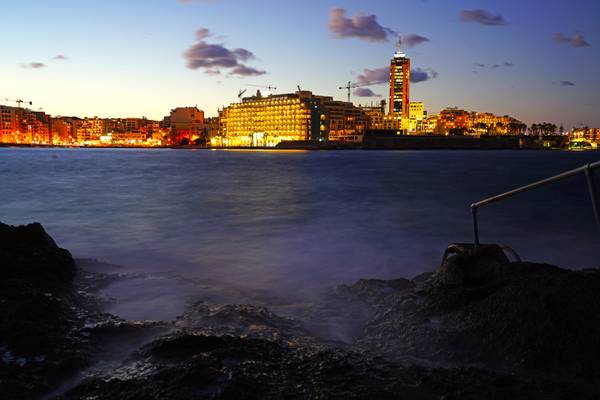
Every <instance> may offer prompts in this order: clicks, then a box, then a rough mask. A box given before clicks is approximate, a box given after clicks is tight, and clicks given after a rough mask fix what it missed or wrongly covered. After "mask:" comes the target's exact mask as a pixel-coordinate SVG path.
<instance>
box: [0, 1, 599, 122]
mask: <svg viewBox="0 0 600 400" xmlns="http://www.w3.org/2000/svg"><path fill="white" fill-rule="evenodd" d="M2 15H3V17H4V18H3V21H2V23H0V34H2V37H3V38H4V46H3V52H2V57H1V58H0V104H9V105H10V104H11V103H9V102H6V101H4V98H13V99H17V98H22V99H23V100H31V101H33V102H34V105H33V107H32V108H34V109H39V108H43V110H44V111H46V112H47V113H50V114H53V115H75V116H80V117H84V116H95V115H97V116H101V117H121V116H122V117H140V116H146V117H148V118H151V119H162V117H163V116H165V115H167V114H168V113H169V111H170V109H171V108H173V107H177V106H188V105H197V106H198V107H199V108H201V109H203V110H204V111H205V113H206V115H207V116H213V115H216V112H217V109H218V108H220V107H222V106H224V105H228V104H229V103H231V102H234V101H236V100H237V94H238V91H239V90H240V89H246V88H247V89H248V92H250V91H254V90H256V88H253V87H249V86H248V85H267V84H271V85H273V86H276V87H277V90H276V91H275V93H288V92H293V91H295V90H296V85H300V86H301V88H302V89H306V90H312V91H313V92H315V93H317V94H323V95H330V96H334V97H335V98H337V99H340V100H343V99H345V97H346V92H345V91H343V90H338V86H342V85H343V84H345V82H347V81H349V80H351V81H353V82H356V81H361V80H373V79H374V78H377V76H379V79H380V78H381V69H382V68H387V67H388V65H389V60H390V58H391V56H392V54H393V52H394V50H395V42H396V37H397V35H398V34H399V35H401V36H402V37H404V38H405V42H406V43H407V44H408V45H412V48H407V49H405V52H406V53H407V54H408V56H409V57H410V58H411V59H412V64H413V71H417V74H416V76H415V77H416V78H417V79H419V78H420V79H425V80H423V81H421V82H418V83H414V84H413V85H412V88H411V91H412V92H411V100H412V101H424V102H425V104H426V109H427V110H428V111H429V112H430V113H437V112H439V110H441V109H443V108H444V107H447V106H458V107H461V108H465V109H468V110H474V111H490V112H493V113H496V114H500V115H504V114H510V115H512V116H514V117H516V118H519V119H521V120H523V121H524V122H526V123H532V122H541V121H548V122H554V123H556V124H557V125H558V124H560V123H561V122H562V123H564V125H565V127H566V128H570V127H572V126H576V125H589V126H596V127H600V113H599V112H598V105H599V104H600V79H599V76H598V71H600V53H599V52H598V50H597V49H598V48H599V46H600V25H599V24H598V16H599V15H600V2H598V1H597V0H573V1H571V2H565V1H564V0H536V1H523V0H504V1H485V0H472V1H470V0H453V1H447V0H394V1H391V0H389V1H387V0H371V1H364V0H363V1H358V0H354V1H343V0H336V1H330V0H306V1H282V0H260V1H253V2H250V1H247V0H203V1H200V0H196V1H194V0H188V1H180V0H146V1H144V2H141V1H124V0H104V1H98V0H80V1H67V0H54V1H42V0H37V1H34V0H20V1H6V2H3V4H2ZM361 15H362V16H361ZM365 69H368V70H370V72H369V71H366V72H365ZM378 70H379V71H378ZM378 72H379V74H378ZM360 75H362V76H360ZM368 89H370V91H371V92H372V93H373V94H376V95H380V96H383V97H357V96H353V100H354V101H355V102H360V103H362V104H369V103H371V102H378V101H379V100H380V99H381V98H385V99H387V97H388V87H387V85H386V84H381V85H374V86H369V87H368ZM360 92H361V93H359V94H363V95H364V94H370V92H369V91H368V90H362V91H360Z"/></svg>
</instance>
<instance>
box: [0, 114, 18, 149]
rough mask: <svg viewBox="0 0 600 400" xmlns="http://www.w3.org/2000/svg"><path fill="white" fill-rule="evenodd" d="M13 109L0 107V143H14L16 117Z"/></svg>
mask: <svg viewBox="0 0 600 400" xmlns="http://www.w3.org/2000/svg"><path fill="white" fill-rule="evenodd" d="M15 110H16V109H15V108H14V107H8V106H0V142H2V143H16V131H17V115H16V113H15Z"/></svg>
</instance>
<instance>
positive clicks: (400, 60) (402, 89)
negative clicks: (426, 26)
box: [390, 38, 410, 118]
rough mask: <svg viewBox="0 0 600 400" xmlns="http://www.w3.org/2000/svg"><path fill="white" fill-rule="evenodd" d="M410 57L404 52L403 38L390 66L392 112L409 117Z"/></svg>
mask: <svg viewBox="0 0 600 400" xmlns="http://www.w3.org/2000/svg"><path fill="white" fill-rule="evenodd" d="M409 95H410V58H408V57H406V54H404V53H402V39H400V38H399V39H398V47H397V49H396V53H395V54H394V58H392V62H391V67H390V114H392V113H397V114H400V115H401V117H402V118H408V115H409V112H410V100H409Z"/></svg>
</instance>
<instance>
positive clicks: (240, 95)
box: [238, 89, 248, 99]
mask: <svg viewBox="0 0 600 400" xmlns="http://www.w3.org/2000/svg"><path fill="white" fill-rule="evenodd" d="M247 91H248V89H244V90H240V92H239V93H238V99H241V98H242V96H243V95H244V93H246V92H247Z"/></svg>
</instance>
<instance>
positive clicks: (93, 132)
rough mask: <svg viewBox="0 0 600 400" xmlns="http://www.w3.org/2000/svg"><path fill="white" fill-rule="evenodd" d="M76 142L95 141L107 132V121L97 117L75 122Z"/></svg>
mask: <svg viewBox="0 0 600 400" xmlns="http://www.w3.org/2000/svg"><path fill="white" fill-rule="evenodd" d="M77 125H78V126H77V128H76V129H77V142H79V143H95V142H99V141H100V136H103V135H105V134H106V132H107V121H106V120H104V119H101V118H98V117H94V118H84V119H82V120H80V121H79V123H78V124H77Z"/></svg>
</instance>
